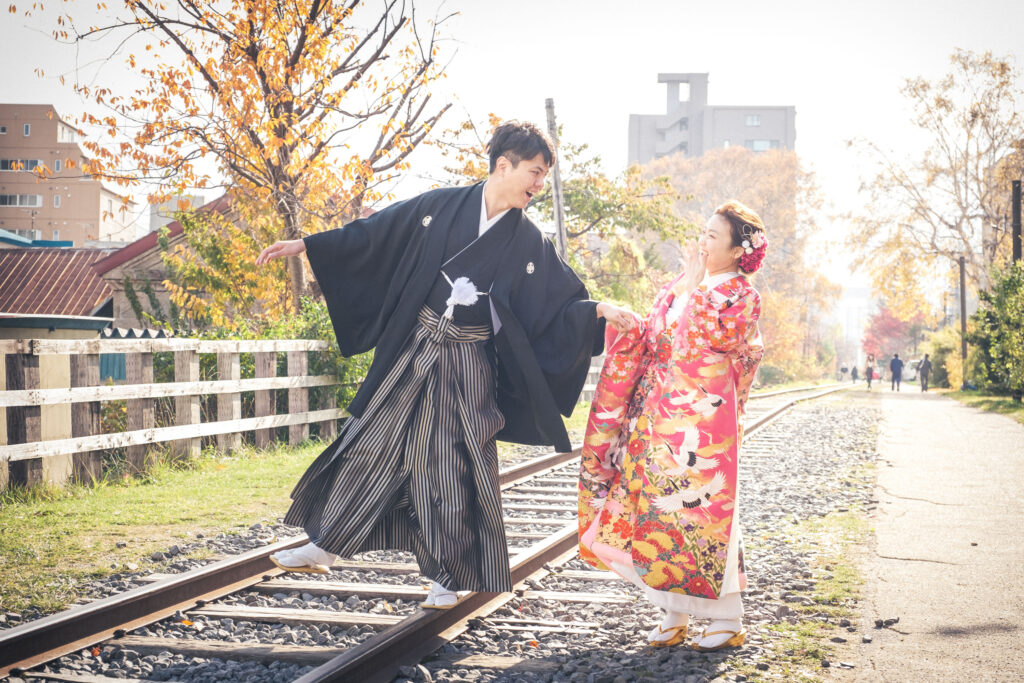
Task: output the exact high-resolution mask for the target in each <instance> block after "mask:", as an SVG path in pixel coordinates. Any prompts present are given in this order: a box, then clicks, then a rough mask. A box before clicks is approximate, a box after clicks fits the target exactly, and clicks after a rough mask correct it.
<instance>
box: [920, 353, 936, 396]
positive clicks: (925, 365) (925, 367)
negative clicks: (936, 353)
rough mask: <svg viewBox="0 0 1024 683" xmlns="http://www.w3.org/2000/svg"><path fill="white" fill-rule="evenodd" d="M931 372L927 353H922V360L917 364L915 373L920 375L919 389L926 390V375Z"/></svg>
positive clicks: (930, 363)
mask: <svg viewBox="0 0 1024 683" xmlns="http://www.w3.org/2000/svg"><path fill="white" fill-rule="evenodd" d="M931 372H932V362H931V361H930V360H928V354H927V353H926V354H924V360H923V361H921V364H920V365H918V366H917V374H918V375H920V376H921V391H928V375H930V374H931Z"/></svg>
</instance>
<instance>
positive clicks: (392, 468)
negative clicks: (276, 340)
mask: <svg viewBox="0 0 1024 683" xmlns="http://www.w3.org/2000/svg"><path fill="white" fill-rule="evenodd" d="M490 339H491V326H490V325H456V324H454V323H453V322H452V321H451V320H450V319H448V318H445V317H443V316H439V315H438V314H437V313H435V312H434V311H433V310H431V309H430V308H429V307H427V306H424V307H423V309H422V310H421V311H420V313H419V324H418V325H416V327H415V328H414V329H413V331H412V333H411V334H410V335H409V337H408V338H407V340H406V342H405V344H404V346H403V347H402V350H401V351H400V353H399V354H398V358H397V360H396V362H395V363H394V365H393V366H392V367H391V369H390V371H389V372H388V374H387V376H386V377H385V379H384V380H383V382H382V383H381V384H380V386H379V388H378V389H377V391H376V392H375V393H374V394H373V397H372V399H371V400H370V402H369V403H368V405H367V408H366V409H365V411H364V412H363V414H362V416H361V417H352V418H350V419H349V420H348V421H347V422H346V423H345V426H344V427H343V429H342V431H341V434H340V435H339V437H338V440H337V441H335V444H334V445H332V448H328V449H327V450H326V451H324V452H323V453H322V454H321V455H320V456H319V457H318V458H317V460H316V461H315V462H314V463H313V464H312V465H311V466H310V468H309V469H308V470H307V471H306V473H305V475H303V477H302V479H301V480H300V481H299V483H298V484H297V485H296V487H295V490H294V491H293V492H292V498H293V501H294V502H293V504H292V506H291V508H290V509H289V511H288V514H287V515H286V516H285V520H284V521H285V523H287V524H293V525H296V526H301V527H303V528H305V530H306V533H307V534H308V535H309V538H310V540H311V541H313V542H314V543H316V544H317V545H318V546H319V547H320V548H322V549H324V550H327V551H329V552H332V553H335V554H337V555H341V556H351V555H353V554H355V553H359V552H364V551H367V550H379V549H399V550H409V551H412V552H413V553H415V555H416V559H417V561H418V562H419V566H420V571H421V572H422V573H423V574H424V575H425V576H427V577H429V578H431V579H433V580H435V581H437V582H438V583H440V584H442V585H443V586H445V587H446V588H449V589H450V590H472V591H495V592H499V591H510V590H512V584H511V577H510V574H509V564H508V551H507V548H506V543H505V529H504V525H503V523H502V511H501V498H500V491H499V487H498V458H497V444H496V442H495V435H496V434H497V433H498V431H500V430H501V428H502V426H503V425H504V417H503V416H502V414H501V412H500V411H499V410H498V405H497V401H496V376H495V375H496V369H495V366H494V364H493V362H492V361H491V360H490V358H489V353H488V348H487V347H488V344H487V342H488V341H489V340H490Z"/></svg>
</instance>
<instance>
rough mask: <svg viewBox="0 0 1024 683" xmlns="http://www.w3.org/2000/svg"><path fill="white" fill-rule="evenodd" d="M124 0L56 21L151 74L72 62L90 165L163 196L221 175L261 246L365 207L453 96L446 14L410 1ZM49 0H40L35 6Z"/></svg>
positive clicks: (298, 277) (300, 270)
mask: <svg viewBox="0 0 1024 683" xmlns="http://www.w3.org/2000/svg"><path fill="white" fill-rule="evenodd" d="M66 6H68V7H71V11H73V10H74V8H73V7H72V6H71V3H66ZM99 7H100V8H101V9H103V8H105V7H106V5H103V4H101V5H100V6H99ZM117 7H118V9H117V10H116V11H115V10H110V11H109V14H110V17H109V19H108V20H105V21H104V22H103V24H102V25H101V26H94V27H83V26H79V25H78V24H77V23H76V22H75V19H74V17H73V16H71V15H69V14H61V15H60V16H59V17H58V18H57V25H56V27H55V28H54V31H53V35H54V37H55V38H56V39H57V40H59V41H63V42H68V43H74V44H78V43H81V42H83V41H96V40H98V39H102V40H104V41H107V42H108V43H109V45H110V46H111V58H114V57H122V58H123V59H124V63H125V67H126V68H127V69H128V70H129V71H131V72H132V73H133V74H136V75H138V76H140V77H141V80H140V85H137V86H136V87H133V88H121V87H118V86H117V85H116V83H115V82H113V80H114V79H108V78H103V77H102V74H98V75H96V76H93V75H92V74H90V73H89V72H88V70H78V69H76V70H75V73H76V76H77V80H76V81H75V82H74V83H73V86H74V89H75V91H76V92H77V93H78V94H79V95H81V96H82V97H83V99H85V100H86V101H87V102H89V103H90V105H91V111H88V112H84V113H83V114H82V115H81V117H80V118H79V123H80V125H82V126H83V127H88V128H90V129H92V130H93V131H97V132H98V133H99V135H96V136H94V137H92V138H90V139H87V140H86V141H85V142H83V145H84V147H85V148H86V149H87V151H88V153H89V154H90V155H91V158H90V159H89V161H88V163H87V165H86V168H85V169H84V170H85V172H86V173H88V174H90V175H92V176H94V177H96V178H99V179H102V180H104V181H108V182H111V183H116V184H119V185H123V186H125V187H128V188H135V187H139V186H144V187H145V188H146V189H147V190H148V193H149V198H150V200H151V201H155V202H162V201H166V200H167V199H168V198H170V197H172V196H174V195H175V194H181V193H184V192H187V191H189V190H191V189H192V188H208V187H212V186H215V185H218V184H223V185H225V186H226V187H227V188H228V192H229V194H230V200H231V202H232V206H233V210H234V212H235V213H236V214H237V215H238V216H239V217H241V219H242V220H243V221H244V222H245V224H246V226H247V227H246V230H248V231H249V232H250V236H251V237H253V238H254V239H256V240H257V241H258V242H259V243H261V244H263V245H264V246H266V244H268V243H270V242H272V241H273V240H275V239H295V238H298V237H301V236H303V235H305V234H308V233H311V232H316V231H319V230H322V229H324V228H325V227H333V226H334V225H335V224H336V223H337V222H338V221H340V220H342V219H345V218H347V217H351V216H354V215H358V212H359V208H360V206H361V205H362V203H363V202H366V201H373V200H376V199H378V198H379V197H380V196H381V194H382V193H383V191H384V188H385V187H386V184H387V183H388V182H389V181H390V180H391V179H393V178H394V177H395V176H396V174H398V173H400V172H402V171H404V170H406V169H407V168H408V163H409V162H408V157H409V154H410V153H411V152H412V151H413V150H414V149H415V148H416V147H417V146H418V145H419V144H420V143H422V142H423V141H424V140H425V139H426V138H427V137H428V136H429V135H430V132H431V130H432V128H433V127H434V125H435V124H436V123H437V121H438V120H439V119H440V117H441V116H442V115H443V113H444V112H445V111H446V110H447V109H448V107H449V106H450V105H448V104H438V105H435V104H434V103H433V102H432V101H431V96H430V93H429V92H428V90H429V86H430V84H431V83H432V82H433V81H434V80H435V79H437V78H439V77H440V76H441V74H442V71H443V68H442V64H441V63H440V62H439V61H438V56H439V50H438V46H437V41H438V37H439V33H438V31H439V26H440V25H441V24H442V23H443V21H444V19H440V20H437V19H435V20H432V21H424V20H423V19H422V18H420V17H417V16H416V14H415V10H414V8H413V6H412V3H405V2H400V1H399V0H386V1H385V2H382V3H364V2H361V1H360V0H349V1H348V2H332V1H330V0H296V2H290V3H281V2H277V1H276V0H225V1H224V2H218V3H202V2H201V3H196V2H191V1H190V0H177V1H176V2H160V1H156V0H126V1H125V2H124V3H123V4H122V3H118V5H117ZM41 10H42V7H41V5H39V4H38V3H37V4H34V5H33V6H32V8H31V9H29V10H28V12H27V13H28V14H31V13H32V12H38V11H41ZM11 11H12V12H16V11H17V8H16V7H15V6H13V5H12V6H11ZM40 172H41V173H44V174H45V173H46V172H47V170H46V169H42V170H41V171H40ZM182 208H185V207H182ZM292 261H293V262H292V263H289V264H288V270H289V275H290V281H291V287H290V290H291V291H290V297H288V298H290V301H288V300H287V299H286V305H289V306H291V307H292V308H293V309H294V308H295V307H296V306H297V304H298V300H299V297H300V296H301V295H302V294H303V293H305V291H306V274H305V271H304V267H303V264H302V262H301V260H299V259H292Z"/></svg>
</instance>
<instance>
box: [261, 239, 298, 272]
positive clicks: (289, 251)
mask: <svg viewBox="0 0 1024 683" xmlns="http://www.w3.org/2000/svg"><path fill="white" fill-rule="evenodd" d="M304 251H306V243H305V242H303V241H302V240H281V241H280V242H274V243H273V244H271V245H270V246H269V247H267V248H266V249H264V250H263V251H261V252H260V255H259V256H257V257H256V265H257V266H262V265H263V264H264V263H267V262H269V261H270V260H271V259H276V258H280V257H282V256H298V255H299V254H301V253H303V252H304Z"/></svg>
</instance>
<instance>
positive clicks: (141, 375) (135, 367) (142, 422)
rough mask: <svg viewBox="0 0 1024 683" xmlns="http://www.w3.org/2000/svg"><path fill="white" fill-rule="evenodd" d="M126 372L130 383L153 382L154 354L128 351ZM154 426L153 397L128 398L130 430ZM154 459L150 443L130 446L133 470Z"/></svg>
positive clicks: (145, 466) (138, 470)
mask: <svg viewBox="0 0 1024 683" xmlns="http://www.w3.org/2000/svg"><path fill="white" fill-rule="evenodd" d="M124 374H125V378H126V380H127V382H128V384H141V385H145V384H152V383H153V354H152V353H150V352H145V353H126V354H125V358H124ZM154 426H156V415H155V411H154V401H153V399H151V398H133V399H128V431H130V432H132V431H135V430H138V429H152V428H153V427H154ZM152 460H153V457H152V455H151V453H150V445H149V444H139V445H138V446H129V447H128V469H129V470H130V471H131V472H133V473H137V472H143V471H145V470H146V469H147V468H148V467H149V465H150V464H151V461H152Z"/></svg>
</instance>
